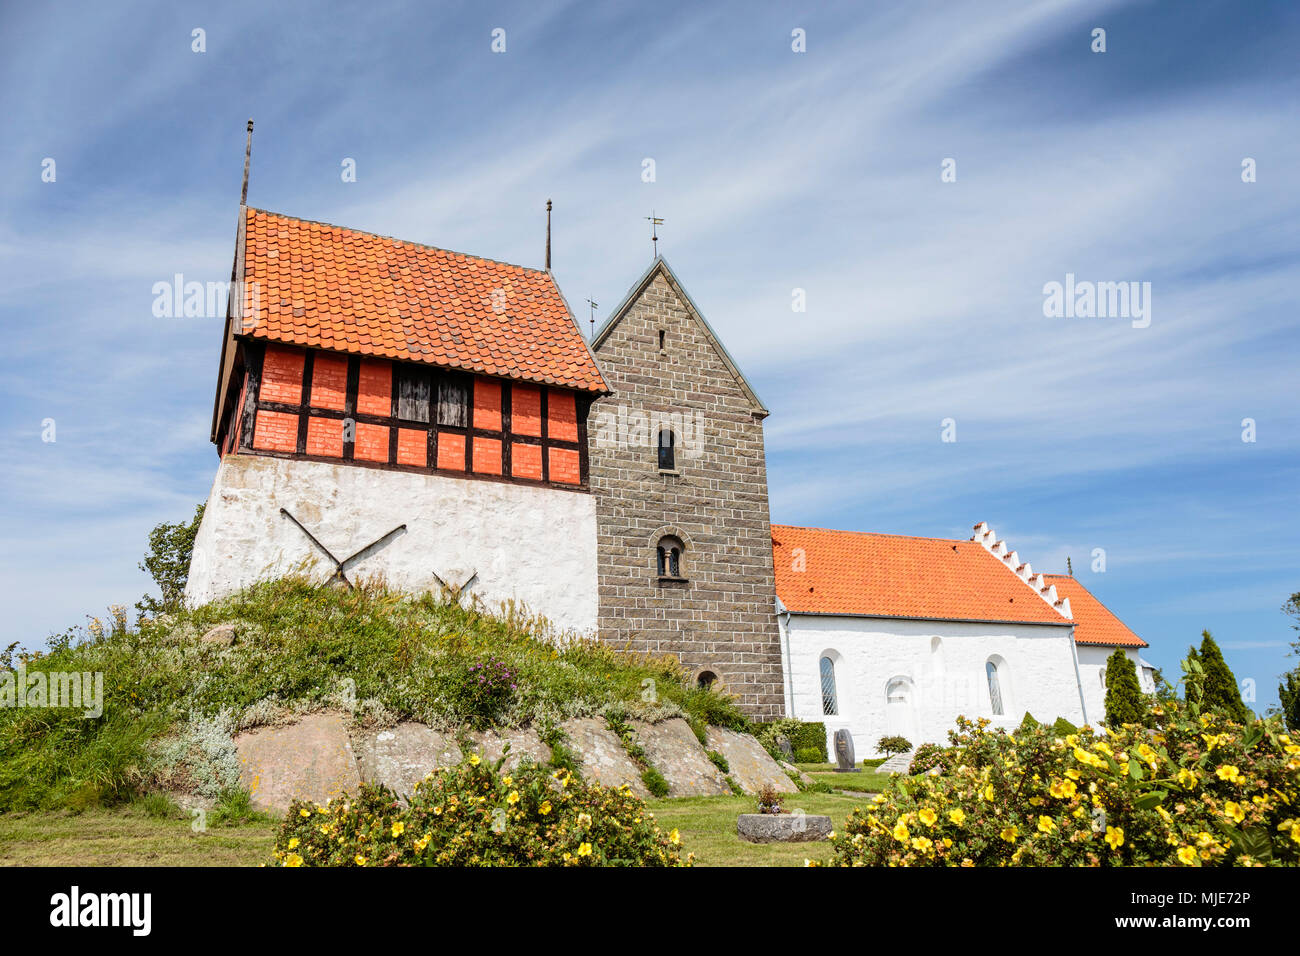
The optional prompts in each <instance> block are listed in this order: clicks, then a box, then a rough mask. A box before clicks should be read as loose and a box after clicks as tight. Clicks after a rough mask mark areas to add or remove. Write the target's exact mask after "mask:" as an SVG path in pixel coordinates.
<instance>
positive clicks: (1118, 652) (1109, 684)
mask: <svg viewBox="0 0 1300 956" xmlns="http://www.w3.org/2000/svg"><path fill="white" fill-rule="evenodd" d="M1146 711H1147V704H1146V698H1144V697H1143V696H1142V688H1141V687H1139V686H1138V677H1137V668H1136V667H1135V666H1134V665H1133V660H1132V658H1130V657H1129V656H1128V655H1127V654H1125V653H1124V651H1123V650H1122V649H1120V648H1118V647H1117V648H1115V653H1113V654H1111V655H1110V657H1108V658H1107V659H1106V726H1107V727H1119V726H1120V725H1121V724H1140V723H1142V722H1143V721H1144V720H1145V718H1146Z"/></svg>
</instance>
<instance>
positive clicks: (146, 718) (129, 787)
mask: <svg viewBox="0 0 1300 956" xmlns="http://www.w3.org/2000/svg"><path fill="white" fill-rule="evenodd" d="M226 623H229V624H232V625H233V627H234V630H235V633H236V637H235V640H234V643H233V644H231V645H229V646H227V645H226V644H225V643H222V642H217V641H209V642H205V641H203V640H201V638H202V636H203V635H204V634H205V633H206V632H208V631H209V630H210V629H211V628H212V627H214V626H216V625H218V624H226ZM23 663H24V664H25V666H26V668H27V671H28V672H29V673H31V672H35V671H38V670H39V671H47V672H50V671H61V672H73V671H76V672H92V673H93V672H100V673H102V674H103V675H104V712H103V716H102V717H100V718H97V719H86V718H84V717H83V716H82V713H81V711H80V710H66V709H64V710H56V709H16V708H15V709H10V708H3V709H0V811H4V810H13V809H33V808H52V807H69V808H74V809H75V808H82V807H89V806H97V805H103V804H111V803H115V802H119V801H122V800H126V799H129V798H131V797H133V796H136V795H138V794H140V793H142V792H145V791H148V790H151V789H153V788H156V787H164V786H183V787H185V788H187V789H192V790H197V791H199V792H201V793H205V794H208V795H212V796H217V795H219V794H221V793H223V792H226V791H228V790H229V789H230V788H232V787H234V786H236V785H237V764H236V763H235V760H234V754H233V747H232V746H231V743H230V738H231V735H232V734H234V733H236V732H238V731H239V730H242V729H246V728H249V727H253V726H257V725H260V724H266V723H273V722H275V721H278V720H283V719H285V718H286V717H288V716H291V715H293V714H295V713H303V712H307V711H311V710H316V709H320V708H322V707H342V708H346V709H349V710H352V711H353V712H354V713H355V714H356V716H357V719H358V720H360V721H362V722H364V723H374V724H387V723H391V722H393V721H396V720H399V719H413V720H419V721H423V722H425V723H428V724H430V725H432V726H435V727H443V728H451V727H464V726H480V727H482V726H489V725H501V726H519V725H522V724H533V725H534V726H536V727H538V729H539V731H540V732H541V733H542V734H543V737H545V736H546V735H547V734H548V733H549V732H550V729H551V728H553V727H554V726H555V725H556V724H557V723H559V722H560V721H562V720H566V719H568V718H570V717H578V716H587V715H593V714H600V713H613V714H618V715H623V716H627V717H640V718H644V719H650V720H657V719H661V718H663V717H667V716H671V715H682V716H684V717H686V718H687V720H688V721H689V722H690V723H691V725H692V726H693V727H695V728H696V729H697V732H702V729H703V726H704V724H705V723H711V724H721V725H724V726H731V727H736V728H743V727H744V726H745V719H744V717H743V716H742V715H741V714H740V712H739V711H738V710H737V709H736V707H735V705H734V703H733V702H732V700H731V698H729V697H727V696H725V695H724V694H721V693H719V692H717V691H714V690H710V689H701V688H697V687H695V686H693V685H692V684H691V683H690V681H689V680H688V679H687V677H686V675H685V674H684V673H683V672H682V670H681V668H680V666H679V665H678V664H677V662H676V661H675V660H674V659H672V658H669V657H665V658H654V659H647V658H639V657H633V656H631V655H627V654H623V653H619V652H618V651H617V649H615V648H613V647H610V646H609V645H604V644H600V643H597V642H593V641H586V640H574V639H566V637H565V636H564V635H558V634H555V633H554V632H553V631H552V629H551V628H550V627H549V626H548V625H547V623H546V622H545V621H543V620H540V619H536V618H531V617H528V616H526V615H524V614H522V613H520V612H519V611H517V610H515V609H509V608H507V609H505V610H504V611H503V613H501V614H491V613H487V612H485V611H483V610H481V609H473V608H464V607H461V606H459V605H457V604H454V603H448V602H445V601H442V600H440V599H438V598H437V597H434V596H432V595H424V596H421V597H412V596H410V595H405V594H399V593H396V592H391V591H387V590H385V589H383V588H379V587H372V588H363V589H358V590H355V591H345V590H340V589H337V588H332V587H322V586H314V585H311V584H308V583H306V582H304V581H301V580H294V579H285V580H280V581H274V582H268V583H264V584H260V585H257V586H255V587H253V588H251V589H249V590H247V591H244V592H241V593H240V594H238V595H236V596H233V597H231V598H228V599H226V600H223V601H219V602H215V603H213V604H209V605H205V606H204V607H201V608H197V609H193V610H187V611H184V612H181V613H179V614H176V615H172V616H169V617H163V618H160V619H158V620H155V621H152V622H148V623H145V624H143V625H141V626H139V627H130V626H128V625H127V624H126V623H125V620H124V618H122V617H119V618H118V619H117V621H116V623H114V624H111V625H110V626H109V627H108V628H102V627H97V626H92V628H90V629H88V630H86V631H83V632H79V633H75V634H74V633H73V632H68V633H66V634H64V635H60V636H59V637H57V638H52V639H51V642H50V647H49V650H48V651H46V652H41V653H38V654H35V655H28V656H27V657H26V658H24V659H23Z"/></svg>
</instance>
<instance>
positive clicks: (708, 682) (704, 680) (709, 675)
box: [695, 671, 718, 689]
mask: <svg viewBox="0 0 1300 956" xmlns="http://www.w3.org/2000/svg"><path fill="white" fill-rule="evenodd" d="M717 679H718V675H717V674H715V673H713V671H700V676H699V677H697V678H695V686H697V687H701V688H705V689H707V688H709V687H712V686H713V685H714V683H715V682H716V681H717Z"/></svg>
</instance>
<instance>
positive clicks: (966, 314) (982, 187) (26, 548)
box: [0, 2, 1300, 708]
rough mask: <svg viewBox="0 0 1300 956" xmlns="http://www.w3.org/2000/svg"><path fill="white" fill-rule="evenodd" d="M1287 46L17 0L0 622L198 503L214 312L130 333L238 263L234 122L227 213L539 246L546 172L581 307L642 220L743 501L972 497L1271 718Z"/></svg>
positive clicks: (1288, 17) (614, 278)
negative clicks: (1090, 299) (1146, 316)
mask: <svg viewBox="0 0 1300 956" xmlns="http://www.w3.org/2000/svg"><path fill="white" fill-rule="evenodd" d="M498 27H499V28H502V29H504V30H505V31H506V33H505V36H506V50H505V52H504V53H494V52H492V50H491V47H490V45H491V40H492V36H491V33H492V31H493V29H495V28H498ZM1096 27H1101V28H1103V29H1105V30H1106V47H1107V49H1106V52H1105V53H1094V52H1092V51H1091V49H1090V46H1091V43H1092V38H1091V34H1092V30H1093V29H1094V28H1096ZM195 28H202V29H203V30H204V31H206V52H203V53H196V52H193V51H192V49H191V45H192V31H193V30H194V29H195ZM795 28H800V29H803V30H804V31H806V37H807V51H806V52H805V53H795V52H793V51H792V49H791V31H792V30H793V29H795ZM1297 46H1300V8H1296V7H1294V5H1288V4H1283V3H1276V4H1269V3H1247V4H1243V3H1228V2H1224V3H1193V2H1176V3H1166V4H1156V3H1121V2H1114V3H1105V2H1100V3H1099V2H1089V3H1071V2H1057V3H1046V2H1034V3H1023V2H1020V3H999V2H982V3H979V4H964V3H963V4H927V3H919V2H909V3H906V4H902V3H898V4H885V3H881V4H872V5H869V6H867V5H863V4H845V5H842V6H841V5H835V4H827V3H817V4H807V5H799V4H776V3H772V4H766V5H761V6H754V5H750V4H739V3H736V4H699V3H683V4H680V5H674V4H671V3H659V4H653V5H645V4H638V5H631V4H626V5H616V4H602V5H594V4H591V5H579V4H568V5H566V4H560V3H555V4H537V3H527V4H525V3H521V4H486V3H478V4H475V3H464V4H411V5H409V6H405V5H400V4H388V3H382V2H372V3H368V4H360V5H358V4H346V5H342V4H341V5H338V6H336V7H334V8H333V9H332V10H331V9H330V8H329V7H327V6H323V5H312V6H308V5H305V4H293V3H275V4H265V3H247V4H245V3H226V4H222V5H220V7H219V8H218V9H216V10H212V11H198V10H188V9H185V8H183V7H182V6H180V5H177V4H172V3H158V4H135V5H105V4H92V3H83V4H74V3H49V4H31V5H26V6H19V5H13V4H11V5H6V6H5V7H4V8H3V11H2V12H0V52H2V53H3V56H0V103H2V104H3V111H2V112H3V115H4V116H5V118H6V122H5V140H6V147H5V149H4V150H3V152H2V153H0V208H3V218H2V219H0V249H2V250H3V255H2V256H0V278H2V279H3V283H2V285H0V320H3V322H4V326H5V329H6V333H7V334H6V345H7V348H6V349H5V353H4V356H3V359H2V360H0V361H3V363H4V375H3V380H2V387H3V389H4V402H3V406H2V410H0V452H2V453H3V456H4V461H5V467H4V469H3V471H2V472H0V475H2V476H3V477H2V478H0V481H2V482H3V483H2V484H0V492H2V493H3V499H2V503H0V517H2V518H3V532H0V533H2V534H3V549H2V553H0V580H3V582H4V584H3V587H4V590H5V593H6V597H7V601H6V614H5V620H4V623H3V625H0V633H2V634H3V641H4V643H8V642H9V641H12V640H21V641H24V642H26V643H31V644H36V643H39V642H40V641H41V640H42V639H43V637H44V635H46V634H47V633H49V632H50V631H52V630H56V629H60V630H61V629H62V628H64V627H67V626H69V625H71V624H75V623H78V622H82V621H84V616H85V615H87V614H91V613H98V612H102V609H103V608H104V607H105V606H106V605H107V604H109V603H110V602H114V601H116V602H121V603H124V604H128V605H129V604H131V603H133V602H134V601H135V600H136V599H137V598H138V597H139V595H140V593H142V591H143V590H144V589H145V587H146V585H147V584H148V582H147V579H146V577H145V576H144V574H143V573H142V572H139V571H138V570H137V569H136V562H137V561H138V560H139V559H140V555H141V553H142V551H143V549H144V546H145V539H146V535H147V533H148V530H149V529H150V528H151V527H152V526H153V525H154V524H156V523H157V522H159V521H162V520H177V519H180V518H182V517H185V516H187V515H188V514H190V513H191V512H192V509H193V506H194V504H195V503H197V502H199V501H201V500H203V499H204V498H205V497H206V495H207V492H208V489H209V487H210V484H211V481H212V477H213V474H214V471H215V467H216V455H215V452H214V450H213V449H212V447H211V446H210V445H209V444H208V441H207V435H208V424H209V416H210V414H211V407H212V393H213V388H214V375H215V368H216V362H217V354H218V349H219V345H220V334H221V331H220V322H219V320H216V319H197V318H195V319H175V318H173V319H159V318H155V317H154V316H153V315H152V312H151V305H152V302H153V293H152V287H153V284H154V283H155V282H158V281H168V280H170V278H171V277H172V276H173V275H174V274H175V273H178V272H179V273H182V274H183V275H184V276H185V277H186V278H187V279H196V280H199V281H224V280H225V279H226V278H228V277H229V272H230V262H231V256H232V250H233V240H234V227H235V213H236V206H237V203H238V196H239V179H240V174H241V171H242V160H243V141H244V122H245V120H246V119H247V118H248V117H250V116H252V117H254V118H255V120H256V122H257V129H256V132H255V133H254V142H253V163H252V176H251V185H250V188H249V202H250V204H252V205H256V206H260V207H263V208H268V209H272V210H275V211H278V212H284V213H287V214H291V215H296V216H301V217H304V218H310V219H320V220H325V221H329V222H335V223H341V224H346V225H350V226H354V227H356V228H359V229H366V230H370V231H374V232H379V233H383V234H386V235H393V236H398V237H401V238H404V239H409V240H413V241H418V242H425V243H430V244H434V245H438V246H442V247H446V248H452V249H458V250H463V251H466V252H471V253H476V254H480V255H485V256H489V257H492V258H496V259H502V260H506V261H511V262H519V263H523V264H526V265H534V266H540V265H541V264H542V248H543V246H542V243H543V235H544V212H543V209H544V205H545V201H546V199H547V198H551V199H553V200H554V201H555V223H554V268H555V272H556V275H557V277H558V279H559V282H560V285H561V288H562V289H564V291H565V293H566V295H567V296H568V298H569V300H570V302H571V303H572V304H573V305H574V308H575V311H577V312H578V313H579V314H580V315H582V316H585V314H586V308H585V304H584V300H585V299H586V298H587V297H588V296H590V297H592V298H594V299H596V300H597V301H598V302H599V303H601V306H602V307H601V309H600V310H599V316H600V317H603V316H604V314H605V313H606V311H607V310H608V309H609V308H611V307H612V306H614V305H615V304H616V303H617V302H618V301H619V300H620V299H621V298H622V296H623V294H624V293H625V291H626V290H627V287H628V286H629V285H630V284H631V283H632V282H633V281H634V280H635V279H636V278H637V277H638V276H639V275H640V273H641V272H642V270H643V269H644V268H645V267H646V265H648V263H649V260H650V254H651V247H650V243H649V240H648V230H647V224H646V222H645V221H644V219H643V217H644V216H647V215H649V214H650V212H651V210H654V211H655V212H657V214H658V215H660V216H662V217H663V218H664V219H665V220H666V223H665V225H664V226H663V227H662V237H663V238H662V241H661V243H660V249H661V251H662V252H663V253H664V254H665V255H666V256H667V257H668V258H669V260H670V261H671V262H672V264H673V267H674V269H675V270H676V272H677V273H678V275H679V276H680V277H681V279H682V280H683V282H684V283H685V284H686V286H687V288H688V289H689V290H690V292H691V295H692V296H693V298H694V299H695V301H696V302H697V303H698V304H699V305H700V307H701V308H702V309H703V311H704V312H705V314H706V315H707V317H708V319H709V321H710V322H711V324H712V325H713V326H714V328H715V329H716V330H717V331H718V333H719V334H720V335H721V336H722V338H723V339H724V341H725V342H726V344H727V346H728V348H729V349H730V351H731V352H732V354H733V355H734V356H735V357H736V359H737V361H738V362H739V363H740V365H741V367H742V368H743V369H744V370H745V372H746V374H747V375H748V376H749V378H750V379H751V380H752V382H753V383H754V385H755V387H756V388H757V390H758V391H759V393H760V394H761V395H762V396H763V398H764V400H765V401H766V402H767V404H768V405H769V407H770V408H771V409H772V412H773V414H772V416H771V418H770V419H768V422H767V443H768V462H769V469H770V485H771V505H772V517H773V520H775V521H778V522H784V523H793V524H813V525H820V526H826V527H838V528H851V529H858V530H869V531H881V532H890V533H901V534H915V535H935V536H961V537H965V536H967V535H969V533H970V528H971V526H972V525H973V524H974V523H976V522H977V521H981V520H984V521H988V522H989V523H990V524H992V525H993V527H994V528H995V529H996V530H997V531H998V532H999V534H1000V536H1002V537H1004V538H1005V539H1006V540H1007V541H1008V542H1009V544H1010V545H1011V546H1012V547H1014V548H1016V549H1017V550H1018V551H1019V552H1020V554H1021V555H1022V556H1023V557H1025V558H1026V559H1028V560H1029V561H1031V562H1032V563H1033V564H1034V566H1035V568H1036V569H1039V570H1064V566H1065V559H1066V556H1067V555H1068V556H1071V557H1072V558H1073V562H1074V567H1075V571H1076V574H1077V575H1078V576H1079V577H1080V579H1081V580H1082V581H1083V583H1084V584H1085V585H1086V586H1087V587H1088V588H1090V589H1091V590H1092V591H1093V592H1094V593H1096V594H1097V595H1098V596H1099V597H1100V598H1101V599H1102V600H1103V601H1104V602H1105V603H1106V604H1107V605H1109V606H1110V607H1111V608H1112V609H1113V610H1114V611H1115V612H1116V613H1117V614H1119V615H1120V617H1122V618H1123V619H1124V620H1125V621H1126V622H1127V623H1128V624H1129V625H1130V626H1131V627H1133V628H1134V630H1136V631H1137V632H1138V633H1139V634H1140V635H1142V636H1143V637H1144V638H1145V639H1146V640H1148V641H1149V642H1150V643H1151V645H1152V646H1151V648H1150V650H1149V651H1148V652H1147V654H1146V656H1147V657H1148V659H1150V660H1152V661H1153V662H1154V663H1156V664H1158V665H1161V666H1164V667H1166V668H1167V669H1172V670H1173V671H1174V672H1176V671H1177V660H1178V659H1179V657H1180V656H1181V654H1182V653H1183V651H1184V650H1185V648H1186V646H1187V645H1188V643H1190V642H1192V641H1194V640H1198V639H1199V634H1200V632H1201V630H1202V629H1203V628H1210V629H1211V630H1212V631H1213V632H1214V633H1215V635H1216V637H1217V638H1218V640H1219V641H1220V643H1221V645H1222V646H1223V648H1224V651H1225V654H1226V656H1227V658H1228V661H1229V663H1230V664H1231V665H1232V666H1233V668H1234V669H1235V670H1236V672H1237V675H1238V677H1240V678H1249V679H1253V680H1254V681H1256V683H1257V685H1258V693H1259V700H1258V702H1257V706H1258V707H1261V708H1262V707H1263V706H1267V705H1268V704H1270V703H1274V702H1275V701H1276V683H1277V676H1278V674H1279V673H1281V672H1282V671H1283V670H1284V669H1286V668H1287V667H1288V666H1291V665H1293V664H1294V663H1295V661H1294V659H1293V658H1288V657H1287V656H1286V654H1287V641H1288V640H1289V639H1291V638H1293V637H1294V634H1293V633H1292V632H1291V631H1289V630H1288V628H1287V622H1286V620H1285V619H1284V618H1283V616H1282V615H1281V614H1280V613H1279V611H1278V608H1279V606H1280V605H1281V603H1282V602H1283V600H1285V599H1286V597H1287V596H1288V595H1289V594H1291V593H1292V592H1295V591H1300V547H1298V546H1297V541H1300V513H1298V510H1297V507H1296V504H1297V489H1298V488H1300V483H1298V481H1297V477H1298V475H1297V466H1300V402H1298V401H1297V394H1298V392H1300V389H1297V384H1298V378H1300V376H1298V375H1297V367H1298V365H1300V336H1297V320H1296V316H1295V308H1296V295H1295V280H1296V261H1297V252H1300V225H1298V223H1300V188H1298V187H1297V182H1296V170H1297V169H1300V137H1297V134H1296V125H1295V119H1296V115H1297V114H1296V106H1297V89H1298V88H1300V83H1298V82H1297V77H1296V71H1295V67H1294V51H1295V49H1296V48H1297ZM1247 157H1250V158H1252V159H1254V160H1255V162H1256V168H1257V181H1256V182H1254V183H1244V182H1243V181H1242V176H1241V171H1242V161H1243V159H1245V158H1247ZM46 158H52V159H54V160H55V164H56V165H55V169H56V179H55V181H54V182H43V181H42V179H41V171H42V162H43V160H45V159H46ZM345 158H351V159H354V160H355V161H356V169H357V180H356V182H351V183H345V182H343V181H342V178H341V176H340V169H341V163H342V161H343V160H344V159H345ZM646 158H652V159H653V160H654V161H655V172H656V177H655V181H654V182H653V183H647V182H643V181H642V175H641V173H642V167H643V160H644V159H646ZM948 158H952V159H954V160H955V161H956V170H957V179H956V181H955V182H948V183H945V182H941V181H940V172H941V164H942V163H943V161H944V160H945V159H948ZM1067 273H1073V274H1074V275H1076V276H1077V277H1078V278H1079V279H1081V280H1084V279H1086V280H1094V281H1139V282H1150V283H1151V288H1152V309H1151V324H1150V326H1149V327H1148V328H1144V329H1135V328H1133V327H1132V325H1131V323H1130V322H1129V321H1127V320H1124V319H1120V318H1086V319H1085V318H1069V319H1067V318H1048V317H1045V316H1044V314H1043V308H1042V306H1043V286H1044V284H1045V283H1048V282H1052V281H1058V282H1063V281H1064V280H1065V276H1066V274H1067ZM794 289H803V290H805V292H806V297H807V311H806V312H794V311H792V309H791V301H792V290H794ZM47 418H52V419H54V421H55V423H56V429H57V432H56V435H57V440H56V441H55V442H54V443H48V442H43V441H42V440H41V435H42V422H43V420H45V419H47ZM945 418H952V419H954V420H955V422H956V430H957V441H956V442H950V443H945V442H942V441H941V440H940V438H941V426H940V423H941V421H942V420H943V419H945ZM1245 418H1251V419H1254V421H1255V422H1256V429H1257V440H1256V441H1255V442H1253V443H1247V442H1243V441H1242V440H1241V438H1242V420H1243V419H1245ZM1095 548H1103V549H1105V553H1106V561H1107V563H1106V570H1105V572H1104V573H1094V572H1093V571H1092V570H1091V568H1090V565H1091V554H1092V552H1093V549H1095Z"/></svg>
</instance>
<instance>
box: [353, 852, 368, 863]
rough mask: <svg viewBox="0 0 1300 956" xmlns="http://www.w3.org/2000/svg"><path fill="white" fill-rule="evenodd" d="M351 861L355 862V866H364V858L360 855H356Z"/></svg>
mask: <svg viewBox="0 0 1300 956" xmlns="http://www.w3.org/2000/svg"><path fill="white" fill-rule="evenodd" d="M353 859H354V860H356V863H357V866H365V865H366V858H365V857H364V856H362V855H361V854H360V853H358V854H357V855H356V856H355V857H353Z"/></svg>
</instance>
